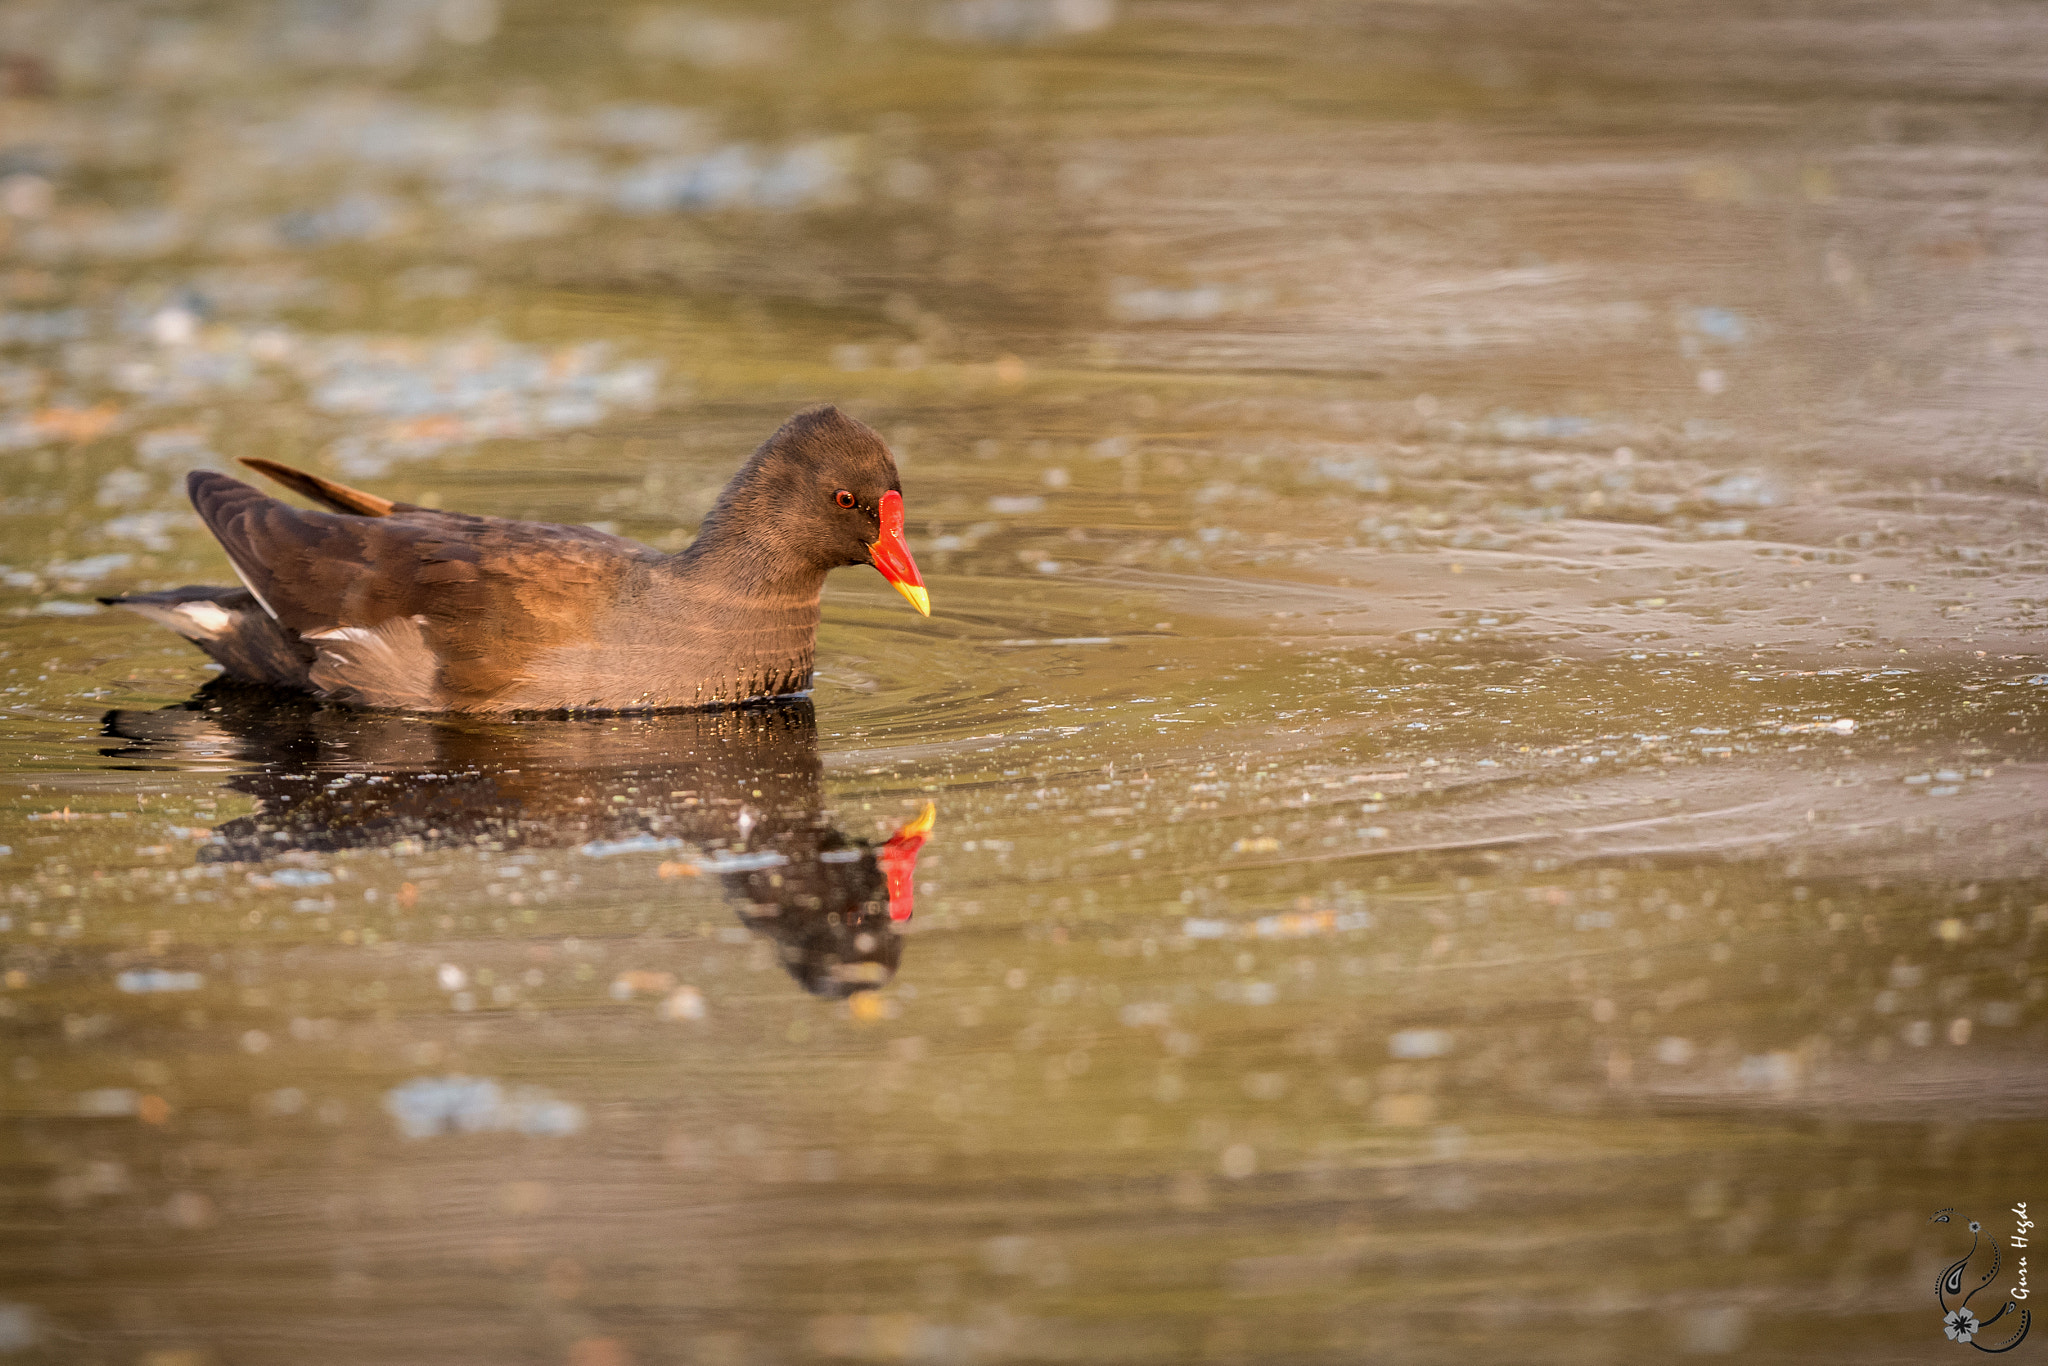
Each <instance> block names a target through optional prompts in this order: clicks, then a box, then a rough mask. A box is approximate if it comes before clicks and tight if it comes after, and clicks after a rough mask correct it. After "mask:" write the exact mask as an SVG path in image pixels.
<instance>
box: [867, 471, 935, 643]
mask: <svg viewBox="0 0 2048 1366" xmlns="http://www.w3.org/2000/svg"><path fill="white" fill-rule="evenodd" d="M868 555H869V557H870V558H871V559H872V560H873V561H874V565H875V568H877V569H879V570H881V571H882V577H883V578H885V579H887V580H888V581H889V582H890V583H892V584H895V585H896V591H897V592H899V593H901V594H902V595H903V596H904V597H906V598H908V599H909V600H910V605H911V606H912V607H915V608H916V609H917V610H918V611H919V612H921V613H922V614H924V615H925V616H930V615H931V614H932V599H931V595H930V594H929V593H927V592H925V591H924V576H923V575H921V574H919V573H918V572H917V561H916V560H913V559H911V558H910V546H909V545H908V544H906V543H905V542H904V540H903V495H902V494H900V493H898V492H896V490H894V489H890V490H889V491H888V492H887V493H885V494H883V495H882V535H881V539H880V540H877V541H876V542H875V543H874V544H873V545H871V546H869V547H868Z"/></svg>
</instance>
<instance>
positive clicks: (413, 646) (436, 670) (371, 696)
mask: <svg viewBox="0 0 2048 1366" xmlns="http://www.w3.org/2000/svg"><path fill="white" fill-rule="evenodd" d="M426 624H427V619H426V618H425V617H424V616H412V617H392V618H390V619H388V620H385V621H380V622H378V623H377V624H376V625H375V626H336V627H332V628H330V629H329V630H325V631H308V632H305V633H304V635H303V636H302V637H301V638H302V639H304V640H307V641H310V642H312V644H313V647H314V648H315V649H316V650H318V651H319V652H320V657H319V658H318V659H317V660H315V661H314V663H313V667H312V669H311V671H310V673H309V675H308V676H309V678H310V679H311V681H312V684H313V686H314V687H315V688H317V689H319V690H320V691H321V692H322V693H325V694H328V695H329V696H336V697H340V698H342V699H343V700H346V701H351V702H359V703H362V704H364V705H367V706H372V707H414V708H421V709H425V710H434V709H436V708H439V707H441V706H444V705H445V703H444V702H443V701H442V700H441V697H440V692H439V689H438V687H437V686H436V680H437V679H438V677H439V675H440V667H439V661H438V660H437V659H436V658H435V657H434V652H433V650H432V649H431V648H430V647H429V646H428V645H427V639H426V632H425V631H424V630H423V629H422V628H423V627H425V626H426Z"/></svg>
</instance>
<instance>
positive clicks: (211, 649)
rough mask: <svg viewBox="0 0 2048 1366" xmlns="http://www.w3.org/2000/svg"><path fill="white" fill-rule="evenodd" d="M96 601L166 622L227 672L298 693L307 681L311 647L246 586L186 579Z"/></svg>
mask: <svg viewBox="0 0 2048 1366" xmlns="http://www.w3.org/2000/svg"><path fill="white" fill-rule="evenodd" d="M100 601H101V602H103V603H105V604H107V605H108V606H109V607H121V608H125V609H127V610H128V611H130V612H134V613H135V614H136V615H138V616H144V617H148V618H149V619H150V620H151V621H154V622H156V623H158V624H159V625H162V626H168V627H169V628H170V629H171V630H173V631H176V632H177V633H178V634H179V635H181V636H183V637H184V638H185V639H187V640H189V641H191V642H192V643H193V644H194V645H197V646H198V647H199V648H200V649H202V650H204V651H206V653H207V654H209V655H211V656H212V657H213V658H214V660H215V661H216V662H218V663H219V664H220V666H221V667H222V668H223V669H225V670H226V671H227V672H228V674H229V676H230V677H233V678H239V679H243V680H245V681H246V682H250V683H263V684H267V685H269V686H271V687H275V688H290V689H294V690H296V691H301V692H303V691H306V690H308V689H309V688H310V686H311V684H310V683H309V682H308V680H307V671H308V670H309V669H310V668H311V667H312V664H313V651H312V648H311V647H310V646H307V645H306V644H305V643H303V642H302V641H300V639H299V638H298V636H297V635H296V634H295V633H294V632H291V631H288V630H286V629H285V628H284V627H282V626H280V625H278V623H277V619H276V618H275V617H273V616H271V615H270V613H268V612H266V611H264V610H263V605H262V604H261V603H259V602H257V600H256V595H255V594H253V593H251V592H250V591H249V590H248V589H246V588H208V587H204V586H202V585H198V584H188V585H187V586H185V587H183V588H171V589H166V590H165V591H164V592H161V593H131V594H129V595H128V596H126V597H117V598H101V599H100Z"/></svg>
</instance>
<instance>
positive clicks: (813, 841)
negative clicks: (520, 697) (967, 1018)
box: [105, 681, 933, 997]
mask: <svg viewBox="0 0 2048 1366" xmlns="http://www.w3.org/2000/svg"><path fill="white" fill-rule="evenodd" d="M106 733H107V734H108V735H109V736H113V737H117V738H119V739H121V740H124V741H126V742H127V743H125V744H123V745H121V746H119V747H111V748H109V749H107V750H106V751H105V752H106V753H107V754H108V755H109V756H111V757H115V758H119V759H124V760H126V761H128V762H129V763H131V764H134V765H137V766H139V767H147V768H157V767H165V768H169V767H182V766H184V765H185V764H186V763H190V762H193V761H194V760H198V761H199V762H201V763H203V764H204V766H206V767H209V768H218V767H220V766H222V765H223V764H226V763H234V762H237V761H239V762H242V763H247V764H250V765H252V767H251V768H250V769H249V770H247V771H245V772H240V773H237V774H236V775H235V776H234V777H232V778H230V779H229V780H228V784H227V785H228V787H230V788H231V789H233V790H235V791H237V792H242V793H245V794H247V795H249V796H252V797H254V798H256V800H257V809H256V811H255V813H254V814H253V815H249V816H244V817H242V818H240V819H238V820H232V821H228V822H226V823H224V824H222V825H221V826H219V827H218V828H216V829H215V831H214V837H215V842H214V843H212V844H209V845H207V846H206V847H205V848H204V849H203V850H202V851H201V855H200V856H201V858H202V859H208V860H212V861H216V862H245V861H246V862H253V861H255V860H259V859H263V858H266V857H270V856H273V855H276V854H280V853H286V852H291V851H295V850H297V851H307V852H328V851H333V850H337V849H355V848H385V847H390V846H393V845H397V844H400V843H401V842H403V843H405V844H407V845H409V846H411V847H421V848H433V847H441V846H475V845H487V846H490V847H493V848H502V849H506V850H511V849H548V848H554V849H562V848H582V849H583V850H585V851H586V852H588V853H592V854H609V853H613V852H630V851H637V850H643V849H645V850H655V849H678V850H680V849H689V850H692V851H695V856H696V857H697V858H698V860H699V866H700V867H701V869H702V870H703V871H705V872H710V873H715V874H717V875H718V876H719V877H720V879H721V881H722V883H723V885H724V887H725V888H726V890H727V892H728V893H730V894H732V895H733V896H734V897H735V898H736V900H737V903H738V910H739V915H740V919H741V920H742V921H743V922H744V923H745V924H746V925H747V926H748V928H750V929H752V930H753V931H755V932H756V933H757V934H760V935H763V936H764V937H766V938H768V939H771V940H773V941H774V942H775V944H776V945H777V948H778V951H779V952H780V955H781V960H782V964H783V966H784V968H786V969H787V970H788V972H789V974H790V976H792V977H794V978H795V979H796V980H797V981H798V982H800V983H801V984H802V985H803V987H804V989H805V990H807V991H810V992H813V993H816V994H818V995H823V996H835V997H836V996H846V995H850V994H851V993H853V992H856V991H861V990H864V989H867V988H870V987H876V986H880V985H882V984H883V983H885V982H887V981H888V980H889V979H890V978H891V977H893V976H894V975H895V972H896V968H897V964H898V961H899V959H900V957H901V954H902V951H903V949H902V945H903V941H902V938H901V937H900V936H899V935H898V933H897V932H896V929H895V922H896V921H899V920H904V919H907V918H908V917H909V915H910V890H911V873H912V870H913V869H914V867H915V864H916V859H917V849H918V847H919V846H921V845H922V844H923V843H924V841H925V838H926V835H927V834H928V832H929V831H930V829H931V823H932V815H933V812H932V808H931V807H929V806H927V807H926V809H925V812H924V814H923V815H922V816H920V817H919V818H918V820H916V821H913V822H912V823H911V824H910V825H909V826H906V827H905V828H904V830H903V831H900V832H898V834H897V835H896V836H895V837H894V838H892V839H891V840H889V841H888V842H887V843H886V844H884V845H883V846H881V847H880V848H879V849H877V848H874V847H871V846H869V845H867V844H865V843H862V842H859V841H856V840H853V839H850V838H849V837H847V836H846V835H845V834H843V833H842V832H841V831H839V830H837V829H836V828H834V827H833V825H832V824H831V821H830V819H829V818H828V817H827V815H826V813H825V809H824V791H823V787H822V784H821V782H820V773H821V767H822V766H821V764H820V762H819V759H818V741H817V725H816V719H815V715H814V713H813V711H812V708H811V703H810V701H809V699H807V698H797V699H793V700H790V701H786V702H778V703H774V704H769V705H764V706H757V707H742V708H731V709H727V710H722V711H698V712H673V713H664V714H658V715H645V716H630V717H614V718H608V719H605V720H602V721H599V720H596V719H594V718H593V719H584V720H577V719H563V720H550V721H528V722H524V723H518V724H514V723H510V722H503V721H490V720H485V719H481V718H475V717H440V718H429V717H407V716H394V715H391V714H389V713H377V712H361V711H352V710H347V709H342V708H335V707H329V706H323V705H321V704H319V703H317V702H314V701H313V700H311V699H300V700H297V701H285V702H282V703H281V702H280V701H279V699H278V698H277V697H276V695H275V694H274V693H271V692H269V691H267V690H264V689H259V688H248V687H243V686H239V685H236V684H233V683H228V682H225V681H223V682H220V683H215V684H213V685H210V686H209V687H208V688H206V689H205V690H203V691H202V692H201V693H200V694H199V695H198V696H197V697H195V698H193V699H192V700H191V701H190V702H187V703H184V704H182V705H180V706H176V707H170V708H167V709H165V710H163V711H115V712H109V713H108V714H107V718H106Z"/></svg>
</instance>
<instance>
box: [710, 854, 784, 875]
mask: <svg viewBox="0 0 2048 1366" xmlns="http://www.w3.org/2000/svg"><path fill="white" fill-rule="evenodd" d="M787 862H789V856H788V855H786V854H778V853H776V852H775V851H774V850H772V849H764V850H762V851H761V852H760V853H757V854H728V853H726V852H725V851H723V850H720V849H714V850H712V851H711V852H710V853H709V854H707V855H706V856H705V857H704V859H703V860H702V864H703V868H704V871H705V872H707V873H752V872H756V871H758V870H760V869H762V868H780V867H781V866H782V865H783V864H785V863H787Z"/></svg>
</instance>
